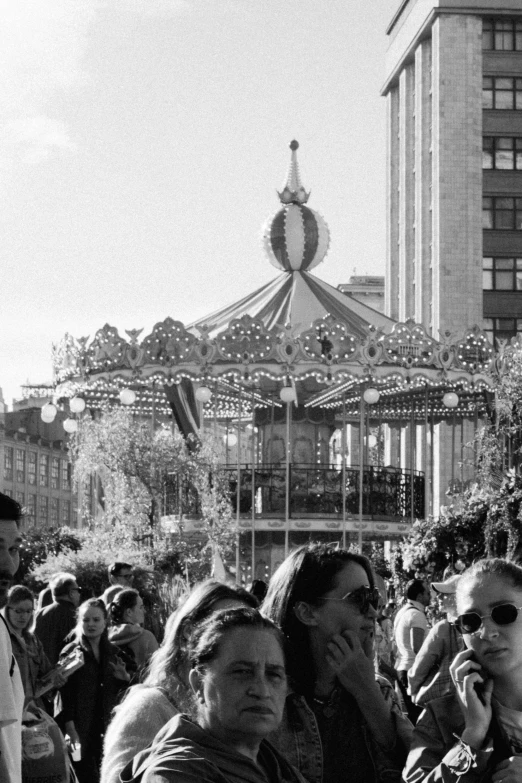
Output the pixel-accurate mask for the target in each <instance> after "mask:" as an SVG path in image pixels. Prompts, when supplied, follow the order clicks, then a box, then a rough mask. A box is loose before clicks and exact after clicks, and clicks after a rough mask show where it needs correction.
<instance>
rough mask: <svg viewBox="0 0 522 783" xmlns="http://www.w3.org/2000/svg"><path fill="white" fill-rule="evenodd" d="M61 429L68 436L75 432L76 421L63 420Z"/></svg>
mask: <svg viewBox="0 0 522 783" xmlns="http://www.w3.org/2000/svg"><path fill="white" fill-rule="evenodd" d="M63 428H64V430H65V432H68V433H69V434H70V433H72V432H76V430H77V429H78V422H77V421H76V419H65V421H64V423H63Z"/></svg>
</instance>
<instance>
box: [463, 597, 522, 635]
mask: <svg viewBox="0 0 522 783" xmlns="http://www.w3.org/2000/svg"><path fill="white" fill-rule="evenodd" d="M520 609H522V606H515V605H514V604H500V606H495V607H494V608H493V609H492V610H491V612H490V613H489V614H477V612H466V614H461V615H459V617H457V619H456V620H455V627H456V629H457V630H458V631H460V633H462V634H465V633H477V631H478V630H480V626H481V625H482V620H485V619H486V617H491V619H492V620H493V622H494V623H495V625H511V624H512V623H514V622H515V620H516V619H517V617H518V612H519V610H520Z"/></svg>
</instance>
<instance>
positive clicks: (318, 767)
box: [262, 544, 411, 783]
mask: <svg viewBox="0 0 522 783" xmlns="http://www.w3.org/2000/svg"><path fill="white" fill-rule="evenodd" d="M378 601H379V593H378V591H377V590H376V589H375V585H374V578H373V573H372V569H371V566H370V563H369V561H368V560H367V559H366V558H365V557H363V556H362V555H356V554H353V553H352V552H348V551H346V550H343V549H332V548H331V547H328V546H325V545H323V544H310V545H305V546H302V547H300V548H299V549H296V550H295V551H294V552H292V554H291V555H289V557H288V558H287V559H286V560H285V561H284V562H283V563H282V564H281V566H280V567H279V568H278V570H277V571H276V573H275V574H274V576H273V577H272V579H271V581H270V584H269V587H268V593H267V596H266V598H265V601H264V603H263V605H262V612H263V614H265V615H266V616H268V617H269V618H270V619H271V620H273V621H274V622H275V623H276V625H278V626H279V627H280V628H281V630H282V631H283V633H284V635H285V637H286V638H287V640H288V647H289V649H288V659H287V672H288V675H289V684H290V688H291V693H290V694H289V696H288V698H287V700H286V706H285V713H284V717H283V723H282V725H281V727H280V729H279V730H278V731H277V732H274V734H273V735H272V736H271V737H270V740H271V741H272V742H273V743H274V744H275V745H276V746H277V747H278V748H279V749H280V750H281V751H282V752H283V753H284V754H285V755H286V757H287V758H288V760H289V761H290V762H291V763H292V764H293V765H294V766H296V767H297V768H298V769H299V770H300V772H301V774H302V775H303V776H304V777H305V778H306V779H307V780H308V781H309V783H323V781H324V782H325V783H326V782H328V783H341V781H343V782H344V781H347V780H349V781H350V783H378V782H379V781H385V780H386V781H399V780H400V779H401V771H402V767H403V765H404V761H405V759H406V753H407V750H408V745H409V739H410V736H411V725H410V724H409V722H408V720H407V719H406V718H405V717H404V716H403V715H402V712H401V710H400V707H399V704H398V701H397V698H396V696H395V692H394V690H393V688H392V686H391V685H390V683H389V682H388V681H387V680H385V679H383V678H381V677H379V676H377V675H376V672H375V666H374V650H373V639H374V623H375V618H376V616H377V612H376V607H377V605H378Z"/></svg>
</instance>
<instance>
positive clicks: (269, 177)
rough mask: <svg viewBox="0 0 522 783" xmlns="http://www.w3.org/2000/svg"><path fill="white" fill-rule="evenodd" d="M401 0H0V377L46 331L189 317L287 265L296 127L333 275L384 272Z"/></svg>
mask: <svg viewBox="0 0 522 783" xmlns="http://www.w3.org/2000/svg"><path fill="white" fill-rule="evenodd" d="M397 7H398V0H372V2H370V3H363V2H361V1H360V0H15V1H13V0H0V19H1V24H0V74H2V76H1V77H0V207H1V208H0V238H1V241H0V253H1V266H0V270H1V286H2V294H3V295H2V296H1V297H0V387H2V389H3V392H4V397H5V399H6V401H7V402H8V404H9V405H11V401H12V398H13V397H19V396H20V385H21V384H24V383H27V382H30V383H35V384H36V383H41V382H45V381H50V380H51V379H52V369H51V350H52V344H53V343H55V342H57V341H59V340H60V339H61V337H62V336H63V335H64V334H65V333H66V332H69V333H71V334H72V335H74V336H75V337H84V336H87V335H90V336H91V337H93V336H94V334H95V333H96V331H97V330H98V329H99V328H101V327H102V326H103V325H104V324H106V323H109V324H111V325H114V326H116V327H117V328H118V329H119V330H120V333H121V334H124V330H125V329H133V328H142V327H143V328H144V332H143V333H142V337H143V336H144V335H145V334H147V333H148V332H150V330H151V329H152V327H153V325H154V324H155V323H157V322H158V321H162V320H163V319H164V318H166V317H167V316H171V317H172V318H174V319H176V320H180V321H182V322H184V323H186V324H187V323H189V322H190V321H192V320H195V319H198V318H201V317H203V316H204V315H205V314H206V313H211V312H212V311H213V310H215V309H217V308H220V307H222V306H224V305H226V304H229V303H231V302H234V301H235V300H237V299H239V298H240V297H242V296H244V295H246V294H247V293H249V292H251V291H253V290H255V289H256V288H258V287H259V286H261V285H263V284H265V283H267V282H268V281H270V280H271V279H273V278H274V277H275V276H277V274H278V272H277V270H276V269H274V267H272V266H271V265H270V263H269V262H268V260H267V258H266V257H265V255H264V252H263V249H262V243H261V237H262V228H263V225H264V223H265V222H266V220H267V219H268V218H269V217H270V216H272V215H273V214H275V212H277V210H278V207H279V201H278V198H277V194H276V189H281V186H282V185H283V182H284V180H285V178H286V173H287V171H288V165H289V161H290V150H289V148H288V144H289V142H290V141H291V140H292V139H297V140H298V141H299V144H300V147H299V151H298V161H299V167H300V172H301V178H302V181H303V184H304V185H305V187H306V188H307V190H311V197H310V200H309V202H308V206H309V207H311V208H312V209H314V210H317V211H318V212H320V214H321V215H322V216H323V217H324V218H325V220H326V222H327V224H328V226H329V228H330V233H331V246H330V251H329V253H328V256H327V257H326V259H325V261H324V262H323V264H321V265H320V266H319V267H316V269H315V270H314V274H316V275H317V276H318V277H320V278H322V279H324V280H326V281H327V282H329V283H331V284H332V285H338V284H339V283H343V282H347V281H348V279H349V277H350V276H351V275H353V274H354V271H355V270H356V274H358V275H368V274H369V275H376V274H381V275H383V274H384V266H385V253H386V241H385V234H386V214H385V180H386V174H385V161H386V140H385V127H386V120H385V117H386V110H385V101H384V99H383V98H382V97H380V89H381V87H382V84H383V81H384V57H385V51H386V45H387V42H386V35H385V29H386V27H387V24H388V22H389V21H390V19H391V18H392V16H393V13H394V12H395V10H396V8H397Z"/></svg>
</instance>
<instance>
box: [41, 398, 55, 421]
mask: <svg viewBox="0 0 522 783" xmlns="http://www.w3.org/2000/svg"><path fill="white" fill-rule="evenodd" d="M57 413H58V408H57V407H56V405H53V403H52V402H47V403H46V404H45V405H44V406H43V407H42V410H41V412H40V417H41V419H42V421H43V422H45V423H46V424H51V423H52V422H53V421H54V420H55V418H56V414H57Z"/></svg>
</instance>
